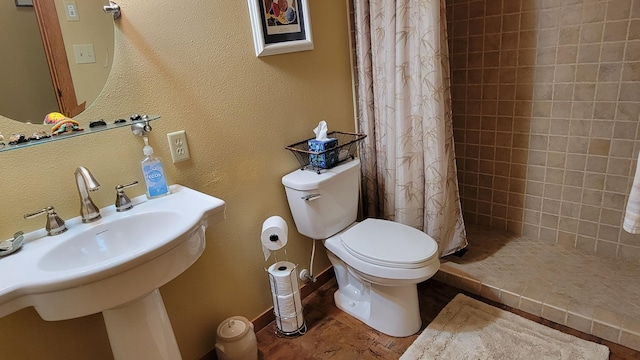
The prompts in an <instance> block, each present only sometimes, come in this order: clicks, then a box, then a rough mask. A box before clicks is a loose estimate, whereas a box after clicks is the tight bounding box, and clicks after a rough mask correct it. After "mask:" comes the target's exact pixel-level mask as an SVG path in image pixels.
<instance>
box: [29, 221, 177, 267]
mask: <svg viewBox="0 0 640 360" xmlns="http://www.w3.org/2000/svg"><path fill="white" fill-rule="evenodd" d="M181 217H182V216H181V214H180V213H177V212H169V211H156V212H148V213H141V214H134V215H131V216H128V217H124V218H119V219H115V220H113V221H108V219H107V221H106V222H105V223H101V224H98V225H97V226H93V227H90V228H88V229H87V230H86V231H84V232H82V233H80V234H77V235H75V236H72V237H71V238H69V239H68V240H66V241H64V242H63V243H61V244H60V245H57V246H56V247H54V248H53V249H51V250H50V251H49V252H48V253H47V254H46V255H44V256H43V257H42V259H40V261H39V262H38V267H39V268H40V269H42V270H45V271H63V270H71V269H76V268H82V267H101V266H103V264H105V263H107V262H115V261H117V259H118V258H123V257H126V256H129V255H131V254H142V253H144V252H145V250H146V249H149V248H151V247H152V246H153V245H154V244H155V243H156V242H157V240H158V239H160V238H162V237H166V236H168V235H170V236H173V237H177V236H178V235H179V234H180V231H181V229H180V226H179V224H180V223H181V222H184V221H185V220H184V219H182V218H181Z"/></svg>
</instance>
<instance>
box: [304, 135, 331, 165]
mask: <svg viewBox="0 0 640 360" xmlns="http://www.w3.org/2000/svg"><path fill="white" fill-rule="evenodd" d="M307 144H308V145H309V151H312V152H323V151H326V150H329V151H326V152H323V153H322V154H309V164H310V165H311V166H314V167H319V168H322V169H328V168H331V167H333V166H335V165H336V164H337V163H338V139H335V138H329V139H326V140H316V139H311V140H308V141H307ZM330 149H333V150H330Z"/></svg>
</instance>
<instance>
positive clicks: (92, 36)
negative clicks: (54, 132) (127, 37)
mask: <svg viewBox="0 0 640 360" xmlns="http://www.w3.org/2000/svg"><path fill="white" fill-rule="evenodd" d="M104 5H106V1H104V0H81V1H73V0H69V1H68V0H33V6H16V3H15V2H14V1H3V2H1V3H0V20H1V21H2V24H3V30H6V29H12V30H7V31H2V32H1V33H0V44H2V47H3V55H2V56H1V57H0V78H1V79H2V83H3V86H2V88H3V89H0V114H1V115H2V116H5V117H7V118H9V119H13V120H16V121H19V122H23V123H27V122H31V123H33V124H41V123H42V121H43V119H44V117H45V115H46V114H47V113H50V112H54V111H57V112H62V113H63V114H65V115H67V116H69V117H75V116H76V115H78V114H79V113H81V112H82V111H83V110H84V109H85V108H86V107H87V106H89V105H90V104H91V103H93V101H94V100H95V99H96V98H97V96H98V95H99V94H100V92H101V91H102V88H103V87H104V84H105V83H106V81H107V78H108V76H109V73H110V70H111V64H112V59H113V48H114V30H113V17H112V16H111V15H109V14H105V13H104V11H103V10H102V7H103V6H104Z"/></svg>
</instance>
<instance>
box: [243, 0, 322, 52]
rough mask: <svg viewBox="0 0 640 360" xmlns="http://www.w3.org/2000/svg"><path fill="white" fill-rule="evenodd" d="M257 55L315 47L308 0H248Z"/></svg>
mask: <svg viewBox="0 0 640 360" xmlns="http://www.w3.org/2000/svg"><path fill="white" fill-rule="evenodd" d="M247 1H248V3H249V16H250V17H251V28H252V30H253V44H254V47H255V50H256V56H267V55H276V54H284V53H290V52H295V51H305V50H312V49H313V40H312V37H311V20H310V18H309V5H308V3H307V2H308V0H247Z"/></svg>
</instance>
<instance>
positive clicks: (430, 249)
mask: <svg viewBox="0 0 640 360" xmlns="http://www.w3.org/2000/svg"><path fill="white" fill-rule="evenodd" d="M340 238H341V243H342V245H343V246H344V248H345V249H346V250H347V251H348V252H349V253H350V254H351V255H353V256H354V257H356V258H358V259H360V260H361V261H364V262H367V263H370V264H375V265H379V266H384V267H388V268H396V269H418V268H422V267H425V266H427V265H428V264H429V263H431V262H432V261H433V258H434V257H437V255H438V244H437V243H436V241H435V240H433V238H431V237H430V236H429V235H427V234H425V233H423V232H422V231H420V230H417V229H414V228H412V227H410V226H407V225H403V224H400V223H396V222H393V221H387V220H379V219H366V220H364V221H362V222H360V223H358V224H356V225H354V226H352V227H351V228H349V229H348V230H346V231H345V232H343V233H342V234H341V236H340Z"/></svg>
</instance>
